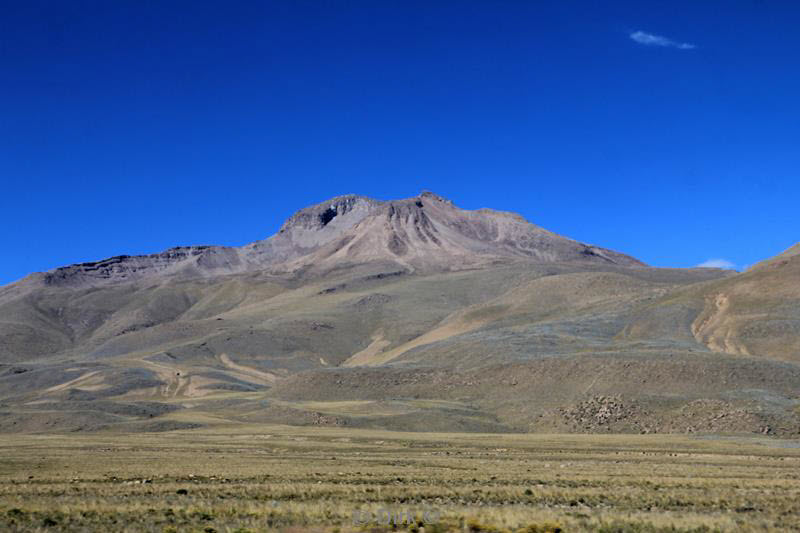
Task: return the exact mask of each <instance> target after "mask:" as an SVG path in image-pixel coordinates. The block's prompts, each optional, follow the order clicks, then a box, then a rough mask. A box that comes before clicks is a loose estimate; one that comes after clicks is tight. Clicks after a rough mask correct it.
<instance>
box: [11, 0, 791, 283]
mask: <svg viewBox="0 0 800 533" xmlns="http://www.w3.org/2000/svg"><path fill="white" fill-rule="evenodd" d="M0 7H2V16H1V17H0V66H1V67H2V68H0V102H2V113H0V225H1V226H2V231H0V250H2V261H0V283H7V282H11V281H13V280H15V279H18V278H20V277H22V276H24V275H26V274H27V273H29V272H32V271H42V270H47V269H51V268H54V267H57V266H61V265H65V264H69V263H74V262H80V261H88V260H95V259H100V258H103V257H107V256H112V255H118V254H123V253H127V254H138V253H152V252H157V251H160V250H163V249H165V248H168V247H171V246H175V245H185V244H226V245H239V244H244V243H247V242H250V241H253V240H257V239H261V238H264V237H266V236H268V235H270V234H272V233H273V232H275V231H276V230H277V229H278V227H279V226H280V224H281V223H282V222H283V220H284V219H285V218H287V217H288V216H289V215H291V213H292V212H293V211H295V210H297V209H299V208H301V207H304V206H306V205H309V204H312V203H316V202H319V201H322V200H325V199H327V198H328V197H331V196H335V195H338V194H344V193H350V192H354V193H361V194H365V195H369V196H373V197H376V198H382V199H389V198H400V197H409V196H413V195H415V194H417V193H418V192H419V191H420V190H421V189H431V190H433V191H435V192H437V193H439V194H441V195H443V196H446V197H448V198H450V199H452V200H453V201H454V202H455V203H456V204H457V205H459V206H462V207H465V208H480V207H493V208H497V209H505V210H509V211H516V212H518V213H521V214H522V215H524V216H525V217H526V218H528V219H529V220H531V221H532V222H534V223H536V224H539V225H541V226H544V227H546V228H548V229H551V230H553V231H556V232H558V233H561V234H563V235H567V236H570V237H573V238H575V239H579V240H582V241H585V242H591V243H594V244H597V245H601V246H606V247H610V248H614V249H617V250H620V251H623V252H626V253H629V254H631V255H634V256H636V257H638V258H640V259H642V260H643V261H645V262H647V263H650V264H653V265H658V266H692V265H697V264H699V263H703V262H704V261H707V260H711V259H724V260H726V261H729V262H730V263H731V264H733V265H735V266H737V267H742V266H744V265H747V264H751V263H753V262H755V261H758V260H760V259H762V258H765V257H767V256H771V255H774V254H777V253H779V252H781V251H782V250H783V249H785V248H787V247H788V246H790V245H791V244H794V243H795V242H797V241H798V240H800V231H798V229H800V225H799V224H798V213H799V212H800V210H798V208H797V203H798V197H800V179H798V178H800V176H799V175H798V174H800V98H798V95H799V94H800V32H799V31H798V30H797V28H798V27H800V3H798V2H791V1H774V0H761V1H757V0H749V1H738V2H737V1H733V0H727V1H718V2H715V1H703V2H697V1H691V2H682V1H674V0H670V1H662V2H648V1H636V2H624V1H618V2H600V1H592V2H590V1H585V2H573V1H570V0H560V1H558V2H534V1H503V0H494V1H485V2H478V1H469V0H462V1H459V2H443V1H435V0H428V1H425V2H415V1H409V0H403V1H397V2H393V1H388V0H381V1H380V2H374V1H363V2H355V1H321V0H319V1H313V2H312V1H305V0H291V1H288V0H287V1H283V2H236V1H226V2H203V1H197V0H195V1H192V2H180V1H177V0H176V1H170V2H142V1H136V2H125V1H115V2H106V1H94V2H86V1H82V0H76V1H72V2H55V1H47V2H41V1H36V0H32V1H24V2H23V1H16V2H10V1H0Z"/></svg>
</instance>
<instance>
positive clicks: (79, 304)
mask: <svg viewBox="0 0 800 533" xmlns="http://www.w3.org/2000/svg"><path fill="white" fill-rule="evenodd" d="M796 259H797V256H796V255H795V254H788V255H785V254H784V256H779V257H778V258H776V259H775V260H774V261H772V262H765V263H762V264H759V265H757V266H756V267H753V268H752V269H750V270H748V271H747V272H744V273H741V274H736V273H733V272H730V271H724V270H718V269H663V268H652V267H648V266H647V265H645V264H643V263H641V262H640V261H638V260H636V259H634V258H632V257H630V256H627V255H624V254H621V253H618V252H614V251H611V250H607V249H604V248H600V247H597V246H593V245H588V244H584V243H580V242H577V241H574V240H571V239H568V238H565V237H561V236H559V235H556V234H554V233H552V232H550V231H547V230H545V229H543V228H540V227H538V226H536V225H534V224H531V223H529V222H527V221H525V220H524V219H523V218H522V217H520V216H519V215H515V214H513V213H506V212H501V211H493V210H489V209H480V210H477V211H468V210H463V209H460V208H458V207H456V206H454V205H453V204H452V203H451V202H449V201H448V200H446V199H444V198H442V197H440V196H437V195H436V194H433V193H430V192H423V193H421V194H420V195H418V196H416V197H413V198H408V199H402V200H394V201H379V200H374V199H370V198H366V197H363V196H357V195H346V196H339V197H336V198H333V199H331V200H328V201H326V202H322V203H320V204H317V205H314V206H311V207H307V208H305V209H302V210H300V211H298V212H297V213H295V214H294V215H293V216H292V217H291V218H290V219H289V220H287V221H286V223H284V225H283V226H282V227H281V229H280V231H279V232H278V233H277V234H275V235H273V236H271V237H269V238H267V239H264V240H261V241H258V242H254V243H251V244H248V245H246V246H242V247H218V246H190V247H179V248H173V249H170V250H167V251H165V252H162V253H158V254H153V255H147V256H124V255H123V256H117V257H114V258H110V259H106V260H102V261H96V262H91V263H82V264H78V265H71V266H67V267H63V268H58V269H55V270H53V271H50V272H44V273H37V274H32V275H30V276H28V277H26V278H24V279H22V280H20V281H18V282H16V283H13V284H11V285H8V286H6V287H3V288H0V430H3V431H49V430H78V429H83V430H105V431H114V430H126V431H156V430H164V429H171V428H178V427H193V426H196V425H205V424H219V423H236V422H241V421H269V422H280V423H290V424H318V425H349V426H356V427H384V428H390V429H411V430H427V431H445V430H453V431H455V430H458V431H581V432H585V431H588V432H597V431H603V432H606V431H623V432H674V431H679V432H686V431H731V432H742V431H744V432H762V433H768V434H780V435H787V434H797V433H798V432H800V416H798V405H799V404H800V402H799V401H798V391H799V390H800V360H798V358H797V347H798V344H797V343H798V338H800V335H798V329H797V325H798V321H797V318H798V317H800V312H798V311H800V309H798V307H797V305H796V302H797V301H798V299H797V293H796V290H795V286H796V285H793V284H792V281H793V280H796V279H797V268H798V263H797V261H796Z"/></svg>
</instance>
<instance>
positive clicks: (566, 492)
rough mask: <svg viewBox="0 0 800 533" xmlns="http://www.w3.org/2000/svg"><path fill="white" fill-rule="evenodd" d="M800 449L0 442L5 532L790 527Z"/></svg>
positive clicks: (524, 441) (315, 434)
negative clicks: (391, 521)
mask: <svg viewBox="0 0 800 533" xmlns="http://www.w3.org/2000/svg"><path fill="white" fill-rule="evenodd" d="M798 446H799V445H798V443H797V442H792V441H785V440H775V439H768V438H764V439H755V438H753V439H750V438H748V439H745V438H739V437H714V438H711V437H691V438H690V437H682V436H664V435H638V436H620V435H603V436H598V435H482V434H423V433H394V432H381V431H370V430H352V429H341V428H299V427H287V426H254V425H239V426H226V427H221V428H215V429H213V430H206V429H200V430H187V431H174V432H168V433H157V434H156V433H153V434H130V435H129V434H112V433H104V434H79V433H76V434H69V435H2V436H0V448H2V449H1V450H0V530H2V531H45V530H64V531H159V532H161V531H203V532H212V531H218V532H223V531H239V532H243V531H264V530H294V531H308V530H324V531H337V530H338V531H358V530H364V531H384V530H390V529H397V530H420V529H422V528H423V527H424V530H425V531H426V532H430V531H450V530H462V531H474V532H477V531H500V530H509V531H520V530H522V531H529V532H534V531H556V530H561V531H587V530H591V531H716V530H721V531H783V530H798V529H800V503H798V502H800V447H798ZM354 512H355V513H357V514H355V518H356V520H357V523H356V522H355V521H354ZM387 512H388V513H391V514H392V517H393V518H394V517H396V516H398V515H400V513H402V519H398V521H399V522H405V521H406V518H407V517H408V516H409V515H412V516H413V518H414V520H412V521H411V522H412V523H411V524H408V523H400V524H397V525H388V526H387V516H386V515H387ZM426 521H427V523H426Z"/></svg>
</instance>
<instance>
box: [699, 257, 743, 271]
mask: <svg viewBox="0 0 800 533" xmlns="http://www.w3.org/2000/svg"><path fill="white" fill-rule="evenodd" d="M697 266H698V267H700V268H725V269H728V270H735V269H736V265H735V264H733V263H731V262H730V261H728V260H727V259H709V260H708V261H703V262H702V263H700V264H699V265H697Z"/></svg>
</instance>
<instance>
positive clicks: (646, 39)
mask: <svg viewBox="0 0 800 533" xmlns="http://www.w3.org/2000/svg"><path fill="white" fill-rule="evenodd" d="M630 38H631V39H633V40H634V41H636V42H637V43H639V44H643V45H646V46H666V47H669V48H678V49H679V50H691V49H692V48H696V46H695V45H693V44H691V43H679V42H677V41H673V40H672V39H668V38H666V37H662V36H661V35H653V34H652V33H647V32H643V31H635V32H633V33H631V34H630Z"/></svg>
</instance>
